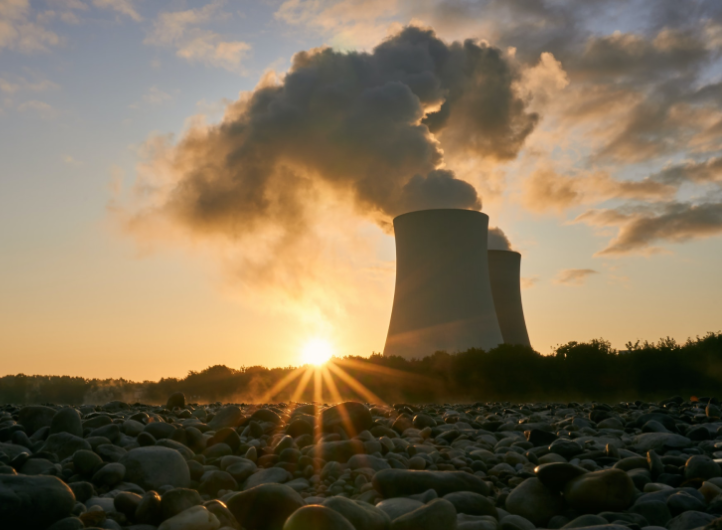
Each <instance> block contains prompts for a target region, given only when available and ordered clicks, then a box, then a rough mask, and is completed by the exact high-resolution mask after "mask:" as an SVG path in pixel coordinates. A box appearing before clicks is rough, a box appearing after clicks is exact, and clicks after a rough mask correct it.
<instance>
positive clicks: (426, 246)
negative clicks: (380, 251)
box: [384, 210, 503, 358]
mask: <svg viewBox="0 0 722 530" xmlns="http://www.w3.org/2000/svg"><path fill="white" fill-rule="evenodd" d="M488 226H489V217H487V216H486V215H485V214H483V213H480V212H474V211H470V210H423V211H419V212H411V213H407V214H404V215H400V216H398V217H397V218H396V219H394V231H395V232H396V290H395V292H394V305H393V309H392V311H391V323H390V324H389V334H388V336H387V338H386V346H385V347H384V355H399V356H401V357H406V358H413V357H426V356H428V355H431V354H432V353H434V352H435V351H437V350H446V351H448V352H452V351H456V350H466V349H468V348H472V347H476V348H484V349H490V348H493V347H494V346H497V345H498V344H500V343H501V342H503V340H502V335H501V331H500V329H499V323H498V322H497V318H496V313H495V312H494V300H493V299H492V294H491V286H490V285H489V267H488V260H487V245H486V243H487V232H488Z"/></svg>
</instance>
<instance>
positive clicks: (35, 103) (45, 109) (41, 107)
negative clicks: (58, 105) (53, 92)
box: [17, 99, 58, 118]
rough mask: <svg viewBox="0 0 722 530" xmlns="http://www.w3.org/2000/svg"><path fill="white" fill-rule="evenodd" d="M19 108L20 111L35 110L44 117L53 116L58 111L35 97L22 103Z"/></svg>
mask: <svg viewBox="0 0 722 530" xmlns="http://www.w3.org/2000/svg"><path fill="white" fill-rule="evenodd" d="M17 110H18V112H34V113H37V114H38V115H39V116H41V117H42V118H53V117H55V116H56V115H57V113H58V112H57V110H55V109H54V108H53V107H52V106H51V105H50V104H48V103H45V102H44V101H39V100H35V99H32V100H30V101H25V102H24V103H21V104H20V105H18V107H17Z"/></svg>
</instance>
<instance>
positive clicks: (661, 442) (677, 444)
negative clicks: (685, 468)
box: [634, 432, 692, 453]
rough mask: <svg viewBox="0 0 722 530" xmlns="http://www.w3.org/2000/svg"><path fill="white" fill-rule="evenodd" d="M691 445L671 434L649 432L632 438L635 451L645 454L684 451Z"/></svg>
mask: <svg viewBox="0 0 722 530" xmlns="http://www.w3.org/2000/svg"><path fill="white" fill-rule="evenodd" d="M691 445H692V440H690V439H689V438H687V437H685V436H682V435H679V434H672V433H661V432H649V433H643V434H638V435H637V436H635V437H634V447H635V450H636V451H639V452H642V453H646V452H647V451H650V450H655V451H657V452H662V451H665V450H666V448H670V449H685V448H687V447H690V446H691Z"/></svg>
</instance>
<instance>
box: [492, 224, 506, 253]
mask: <svg viewBox="0 0 722 530" xmlns="http://www.w3.org/2000/svg"><path fill="white" fill-rule="evenodd" d="M487 248H488V249H489V250H511V242H510V241H509V238H508V237H506V234H505V233H504V232H503V231H502V229H501V228H499V227H496V228H489V241H488V242H487Z"/></svg>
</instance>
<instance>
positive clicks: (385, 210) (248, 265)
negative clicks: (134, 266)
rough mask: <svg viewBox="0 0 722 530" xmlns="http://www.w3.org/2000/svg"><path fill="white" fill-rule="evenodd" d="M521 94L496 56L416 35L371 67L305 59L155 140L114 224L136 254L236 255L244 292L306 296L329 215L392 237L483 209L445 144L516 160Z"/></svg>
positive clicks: (398, 41)
mask: <svg viewBox="0 0 722 530" xmlns="http://www.w3.org/2000/svg"><path fill="white" fill-rule="evenodd" d="M515 80H516V77H515V75H514V72H513V71H512V69H511V67H510V66H509V65H508V64H507V63H506V60H505V58H504V56H503V54H502V53H500V52H499V51H498V50H495V49H492V48H490V47H489V46H488V45H486V44H484V43H481V42H476V41H472V40H467V41H465V42H452V43H446V42H444V41H442V40H440V39H438V38H437V37H436V36H435V35H434V33H433V31H431V30H428V29H421V28H418V27H407V28H405V29H403V30H402V31H400V32H399V33H397V34H395V35H393V36H392V37H390V38H389V39H387V40H385V41H384V42H382V43H381V44H379V45H378V46H377V47H376V48H374V50H373V51H372V52H371V53H365V52H349V53H344V52H339V51H335V50H332V49H329V48H320V49H314V50H310V51H304V52H299V53H298V54H296V55H295V56H294V58H293V63H292V66H291V69H290V70H289V72H288V73H286V75H285V76H283V77H282V78H277V77H273V76H267V77H264V79H263V80H262V82H261V83H260V84H259V86H258V87H257V88H256V89H255V90H253V91H251V92H249V93H244V94H242V95H241V97H240V98H239V99H238V100H237V101H235V102H233V103H231V104H230V105H229V106H228V107H227V109H226V113H225V116H224V118H223V120H222V121H221V122H220V123H218V124H214V125H206V124H204V123H202V122H198V123H195V124H194V125H193V126H191V127H190V129H189V131H188V132H187V133H186V134H185V135H184V136H183V137H182V138H181V139H180V140H179V141H178V142H173V141H172V140H170V139H168V138H162V137H156V138H152V139H151V140H150V141H149V142H148V145H147V146H146V149H147V154H146V158H145V159H146V163H145V164H144V166H143V167H141V170H140V173H139V177H140V179H139V181H138V183H137V185H136V201H137V202H135V203H132V204H130V205H129V206H128V207H127V208H126V209H125V210H123V209H122V208H117V209H116V211H117V212H119V215H120V216H121V218H122V220H123V221H124V223H125V226H126V228H127V229H128V230H130V232H131V233H132V234H134V235H135V236H136V237H138V238H139V239H140V240H144V239H145V238H151V239H152V238H153V237H158V238H160V239H164V238H165V239H173V240H176V239H179V240H183V241H190V242H201V243H199V244H206V243H209V242H215V244H217V245H220V246H223V245H232V246H233V247H234V248H237V249H238V250H237V251H236V252H234V256H235V257H234V259H233V260H232V261H233V264H232V265H230V266H231V267H232V268H234V270H235V271H236V272H237V277H238V278H241V279H242V280H241V281H248V278H253V279H254V282H256V284H257V283H260V280H259V274H261V273H262V274H263V275H264V277H263V281H269V283H270V280H269V279H272V280H273V282H277V284H278V285H290V287H289V289H291V290H297V287H298V286H297V282H300V283H303V282H304V274H310V275H312V276H314V275H317V274H318V271H316V270H312V271H309V270H308V267H307V266H306V265H303V262H304V260H307V259H308V256H309V253H311V254H314V253H315V254H324V253H325V252H331V253H332V254H333V250H324V246H323V244H322V243H321V240H322V239H323V238H320V237H319V234H320V233H325V232H326V231H327V230H335V229H336V228H337V227H333V228H332V227H328V226H327V225H326V223H325V222H323V220H324V219H325V217H326V216H327V215H331V210H333V209H334V208H337V209H338V211H339V212H343V215H344V216H345V218H346V219H354V218H356V219H358V218H360V219H363V220H366V221H371V222H374V223H376V224H377V225H378V226H380V227H382V228H383V229H385V230H387V231H388V230H390V229H391V226H392V225H391V220H392V218H393V217H395V216H396V215H399V214H402V213H405V212H408V211H412V210H417V209H424V208H439V207H442V208H466V209H479V208H480V207H481V201H480V198H479V196H478V194H477V192H476V190H475V188H474V187H473V186H472V185H470V184H469V183H467V182H465V181H463V180H460V179H458V178H455V176H454V173H453V171H452V168H449V167H446V162H445V159H444V151H445V149H446V143H445V142H446V138H450V137H451V138H455V141H459V142H461V143H462V144H463V145H462V147H463V148H464V149H467V150H469V151H472V152H474V153H475V155H476V156H479V157H483V158H486V159H489V160H491V161H496V160H500V159H508V158H510V157H512V156H513V155H514V153H515V151H516V150H518V149H520V147H521V145H522V142H523V138H524V134H528V132H529V131H530V130H531V128H532V127H533V124H534V123H535V122H536V118H535V117H534V116H532V115H529V114H527V113H526V112H525V110H524V103H523V101H522V100H521V99H519V98H518V97H517V96H515V92H514V83H515ZM480 90H481V91H482V92H481V93H479V91H480ZM432 121H433V127H432V126H431V125H430V122H432ZM459 131H464V132H465V133H467V135H466V136H465V135H462V134H460V133H459ZM330 205H335V206H333V207H332V206H330ZM334 211H335V210H334ZM354 214H355V215H354ZM334 222H335V223H338V221H334ZM349 222H351V221H346V223H349ZM343 224H345V223H341V225H343ZM326 237H327V238H328V239H329V241H331V243H329V244H330V245H331V248H332V249H333V248H337V247H334V245H340V246H342V247H343V246H344V245H346V243H345V242H339V240H334V238H335V237H336V236H330V235H327V236H326ZM338 237H339V239H343V236H338ZM239 263H242V265H238V264H239ZM291 278H294V279H293V280H291Z"/></svg>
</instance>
